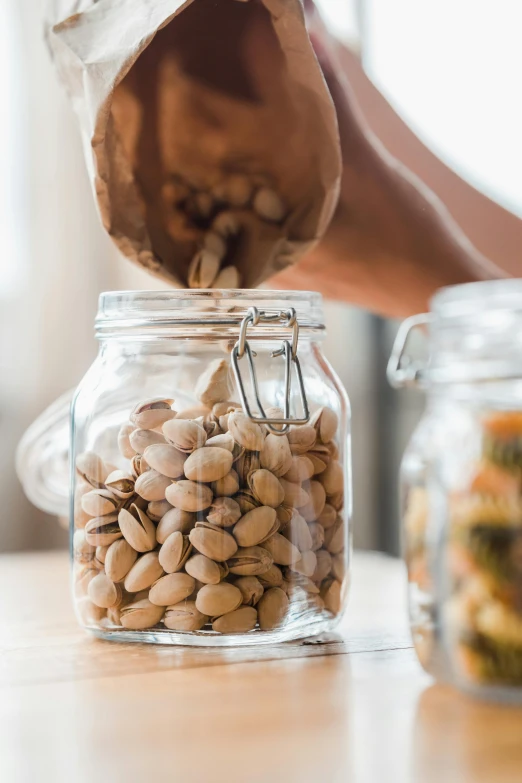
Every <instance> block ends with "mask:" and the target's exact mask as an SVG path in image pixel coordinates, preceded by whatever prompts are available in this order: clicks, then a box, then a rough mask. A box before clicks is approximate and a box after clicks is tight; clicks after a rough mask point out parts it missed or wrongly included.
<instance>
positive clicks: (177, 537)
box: [158, 531, 192, 606]
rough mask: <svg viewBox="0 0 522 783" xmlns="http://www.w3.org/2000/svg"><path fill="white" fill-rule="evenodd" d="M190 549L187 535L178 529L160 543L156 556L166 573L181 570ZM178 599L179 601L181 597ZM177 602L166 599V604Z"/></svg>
mask: <svg viewBox="0 0 522 783" xmlns="http://www.w3.org/2000/svg"><path fill="white" fill-rule="evenodd" d="M191 550H192V545H191V544H190V541H189V539H188V537H187V536H184V535H183V533H180V532H179V531H177V532H175V533H171V534H170V536H168V538H167V539H166V541H165V543H164V544H162V546H161V549H160V551H159V555H158V558H159V562H160V565H161V566H162V568H163V570H164V571H166V573H167V574H173V573H174V572H175V571H181V569H182V568H183V566H184V565H185V562H186V560H187V558H188V556H189V555H190V552H191ZM178 600H179V601H181V598H179V599H178ZM177 603H178V601H175V600H174V599H173V600H172V601H167V604H177ZM167 604H165V606H167Z"/></svg>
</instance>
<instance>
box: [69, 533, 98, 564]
mask: <svg viewBox="0 0 522 783" xmlns="http://www.w3.org/2000/svg"><path fill="white" fill-rule="evenodd" d="M95 551H96V546H95V545H93V544H91V543H90V542H89V541H88V540H87V537H86V534H85V529H83V530H75V531H74V536H73V552H74V559H75V560H76V561H77V562H78V563H88V562H89V561H90V560H92V559H93V557H94V553H95Z"/></svg>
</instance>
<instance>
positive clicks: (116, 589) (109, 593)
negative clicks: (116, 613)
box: [87, 574, 122, 609]
mask: <svg viewBox="0 0 522 783" xmlns="http://www.w3.org/2000/svg"><path fill="white" fill-rule="evenodd" d="M87 595H88V596H89V598H90V599H91V601H92V602H93V604H96V606H101V607H103V608H104V609H108V608H109V607H111V606H117V604H119V603H120V601H121V597H122V593H121V587H120V586H119V585H116V584H114V582H113V581H112V580H111V579H109V577H108V576H107V575H106V574H98V575H97V576H95V577H94V579H91V581H90V582H89V587H88V588H87Z"/></svg>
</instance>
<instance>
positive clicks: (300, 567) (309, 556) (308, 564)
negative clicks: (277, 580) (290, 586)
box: [290, 549, 317, 577]
mask: <svg viewBox="0 0 522 783" xmlns="http://www.w3.org/2000/svg"><path fill="white" fill-rule="evenodd" d="M316 566H317V556H316V554H315V552H313V551H312V550H311V549H309V550H308V551H307V552H301V557H300V558H299V560H298V561H297V562H296V563H292V564H291V566H290V568H291V569H292V570H293V571H297V573H298V574H303V576H308V577H311V576H312V575H313V573H314V571H315V568H316Z"/></svg>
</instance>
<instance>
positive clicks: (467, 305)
mask: <svg viewBox="0 0 522 783" xmlns="http://www.w3.org/2000/svg"><path fill="white" fill-rule="evenodd" d="M430 310H431V312H432V313H433V315H434V316H435V317H436V318H437V319H439V318H440V319H446V318H451V319H460V318H463V319H464V318H469V317H473V316H483V315H484V312H485V311H486V310H487V311H488V312H492V311H502V310H510V311H518V310H522V278H508V279H501V280H482V281H479V282H476V283H462V284H460V285H452V286H446V287H445V288H441V289H439V290H438V291H437V292H436V293H435V294H434V296H433V297H432V298H431V300H430Z"/></svg>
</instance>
